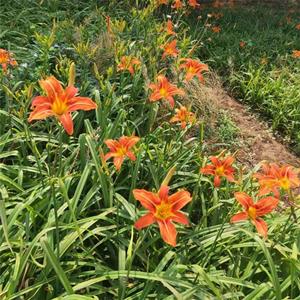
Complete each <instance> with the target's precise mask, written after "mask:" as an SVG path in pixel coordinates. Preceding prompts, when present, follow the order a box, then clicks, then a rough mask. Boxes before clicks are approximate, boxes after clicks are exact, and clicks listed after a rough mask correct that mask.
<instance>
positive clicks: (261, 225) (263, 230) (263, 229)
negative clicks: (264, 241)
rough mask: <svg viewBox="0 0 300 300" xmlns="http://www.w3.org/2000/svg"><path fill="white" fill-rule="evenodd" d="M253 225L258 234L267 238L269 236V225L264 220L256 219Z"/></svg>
mask: <svg viewBox="0 0 300 300" xmlns="http://www.w3.org/2000/svg"><path fill="white" fill-rule="evenodd" d="M253 223H254V225H255V227H256V229H257V232H258V233H259V234H261V235H262V236H263V237H265V238H266V237H267V235H268V225H267V223H266V222H265V221H264V220H263V219H255V220H253Z"/></svg>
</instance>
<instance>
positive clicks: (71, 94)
mask: <svg viewBox="0 0 300 300" xmlns="http://www.w3.org/2000/svg"><path fill="white" fill-rule="evenodd" d="M39 84H40V86H41V88H42V89H43V90H44V91H45V93H46V96H37V97H35V98H34V99H33V100H32V103H31V109H33V111H32V112H31V113H30V116H29V119H28V120H29V122H31V121H33V120H44V119H46V118H47V117H50V116H55V117H56V118H57V119H58V120H59V122H60V123H61V124H62V125H63V127H64V128H65V130H66V132H67V133H68V134H69V135H72V134H73V120H72V116H71V112H73V111H76V110H91V109H96V108H97V104H96V103H95V102H93V100H92V99H90V98H87V97H79V96H76V94H77V92H78V89H77V88H75V87H74V86H73V85H71V86H68V87H67V88H66V89H63V87H62V85H61V83H60V82H59V81H58V80H57V79H56V78H55V77H54V76H50V77H47V78H46V79H45V80H40V81H39Z"/></svg>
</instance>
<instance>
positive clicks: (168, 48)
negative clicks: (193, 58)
mask: <svg viewBox="0 0 300 300" xmlns="http://www.w3.org/2000/svg"><path fill="white" fill-rule="evenodd" d="M176 43H177V41H176V40H174V41H172V42H170V43H168V44H166V45H165V46H163V47H162V48H163V49H164V53H163V55H162V58H163V59H164V58H165V57H166V56H173V57H176V56H177V55H178V50H177V49H176Z"/></svg>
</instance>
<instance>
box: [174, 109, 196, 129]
mask: <svg viewBox="0 0 300 300" xmlns="http://www.w3.org/2000/svg"><path fill="white" fill-rule="evenodd" d="M195 120H196V118H195V114H194V113H192V112H190V111H189V110H188V109H187V108H186V107H185V106H181V107H180V108H179V109H178V108H176V109H175V116H174V117H172V118H171V120H170V122H171V123H174V122H180V123H181V128H182V129H184V128H185V127H186V125H187V124H188V123H190V124H193V123H194V122H195Z"/></svg>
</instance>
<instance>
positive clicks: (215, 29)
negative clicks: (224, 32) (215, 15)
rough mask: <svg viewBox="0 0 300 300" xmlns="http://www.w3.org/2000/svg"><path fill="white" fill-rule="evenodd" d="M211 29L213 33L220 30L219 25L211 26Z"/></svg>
mask: <svg viewBox="0 0 300 300" xmlns="http://www.w3.org/2000/svg"><path fill="white" fill-rule="evenodd" d="M211 30H212V31H213V32H214V33H220V32H221V27H220V26H213V27H212V28H211Z"/></svg>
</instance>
